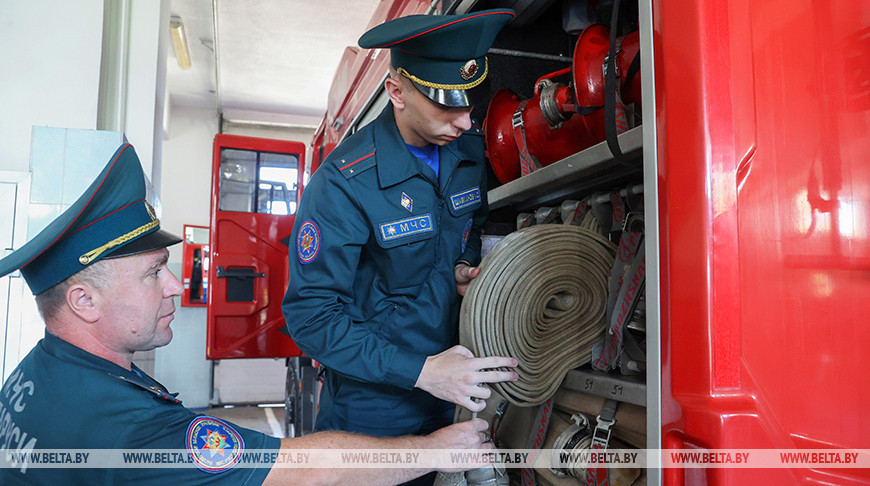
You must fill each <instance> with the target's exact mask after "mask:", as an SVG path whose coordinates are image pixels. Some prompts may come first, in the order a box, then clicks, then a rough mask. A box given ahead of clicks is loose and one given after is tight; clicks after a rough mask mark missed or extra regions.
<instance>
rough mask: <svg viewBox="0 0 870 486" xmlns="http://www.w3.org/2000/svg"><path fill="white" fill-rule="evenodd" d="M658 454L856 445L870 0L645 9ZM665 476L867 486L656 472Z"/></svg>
mask: <svg viewBox="0 0 870 486" xmlns="http://www.w3.org/2000/svg"><path fill="white" fill-rule="evenodd" d="M653 12H654V19H653V22H654V36H653V38H654V43H655V59H656V66H655V77H656V79H655V88H656V99H657V103H659V104H658V106H657V112H656V121H657V126H658V132H657V136H656V140H657V156H658V167H657V169H658V175H659V180H658V185H659V188H660V191H661V192H660V195H659V201H660V205H659V209H660V211H659V213H660V216H661V219H660V229H661V235H662V238H661V248H660V255H661V294H662V300H661V303H662V317H661V324H662V423H663V427H662V436H663V445H664V446H665V447H666V448H676V449H690V448H708V449H740V450H754V449H774V450H791V449H801V450H812V449H864V448H866V447H867V445H868V443H870V414H868V412H867V407H868V405H867V404H868V403H870V387H868V386H867V376H866V375H867V371H866V370H867V358H866V347H867V343H868V342H870V326H868V325H867V323H866V320H867V315H868V312H870V306H868V302H870V301H868V296H870V231H868V227H870V224H868V223H870V221H868V215H870V170H868V166H867V160H868V154H870V138H868V137H867V133H868V130H870V117H868V109H870V102H868V100H870V90H868V84H867V79H868V76H867V74H868V72H870V70H868V66H870V61H868V59H870V57H868V56H867V52H870V51H868V48H870V29H868V21H867V19H868V18H870V4H868V2H866V1H859V0H844V1H837V2H793V1H790V0H776V1H774V0H771V1H768V2H749V1H746V0H722V1H710V2H698V1H696V0H659V1H655V2H653ZM664 477H665V484H669V485H679V484H720V485H724V484H728V485H742V484H765V485H774V484H777V485H778V484H859V483H862V484H866V482H867V481H868V480H870V474H868V470H867V469H847V468H838V467H837V466H836V465H834V466H832V467H826V466H825V465H818V466H812V467H807V466H802V467H795V468H788V469H787V468H783V467H771V468H763V469H739V468H734V469H732V468H710V469H671V470H669V471H666V472H665V476H664Z"/></svg>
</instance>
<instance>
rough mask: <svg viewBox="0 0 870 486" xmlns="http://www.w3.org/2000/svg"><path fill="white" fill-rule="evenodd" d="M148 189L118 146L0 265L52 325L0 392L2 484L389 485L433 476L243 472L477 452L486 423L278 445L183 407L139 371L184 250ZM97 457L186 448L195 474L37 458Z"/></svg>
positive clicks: (159, 336)
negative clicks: (170, 264)
mask: <svg viewBox="0 0 870 486" xmlns="http://www.w3.org/2000/svg"><path fill="white" fill-rule="evenodd" d="M145 191H146V188H145V178H144V174H143V172H142V168H141V166H140V163H139V159H138V158H137V156H136V153H135V151H134V150H133V148H132V146H130V145H124V146H122V147H120V148H119V149H118V151H117V152H116V153H115V155H114V156H113V157H112V159H111V160H110V161H109V164H108V165H107V166H106V168H105V169H104V170H103V171H102V173H100V175H99V176H98V177H97V179H96V180H95V181H94V182H93V184H91V186H90V187H89V188H88V190H87V191H86V192H85V193H84V194H83V195H82V196H81V197H80V198H79V199H78V200H77V201H76V202H75V203H74V204H73V205H72V206H71V207H70V208H69V209H68V210H67V211H65V212H64V213H63V214H62V215H60V216H59V217H58V218H57V219H56V220H54V221H53V222H52V223H51V224H50V225H49V226H48V227H47V228H46V229H45V230H43V231H42V232H41V233H40V234H39V235H37V236H36V237H35V238H33V239H32V240H31V241H29V242H28V243H27V244H26V245H24V246H23V247H22V248H20V249H19V250H17V251H15V252H14V253H12V254H10V255H9V256H7V257H6V258H4V259H3V260H0V276H4V275H7V274H9V273H11V272H13V271H15V270H16V269H21V274H22V276H23V277H24V279H25V280H26V281H27V284H28V285H29V286H30V288H31V290H32V291H33V293H34V294H35V295H36V300H37V306H38V307H39V311H40V313H41V314H42V317H43V319H44V320H45V325H46V334H45V338H44V339H42V340H41V341H40V342H39V343H38V344H37V345H36V347H35V348H34V349H33V351H31V352H30V354H28V355H27V357H25V358H24V360H23V361H22V362H21V363H20V364H19V365H18V367H17V368H16V369H15V370H14V371H13V372H12V374H11V375H10V377H9V379H8V380H7V381H6V383H5V384H4V385H3V387H2V389H0V449H5V452H3V453H2V454H0V484H4V485H11V484H49V485H57V484H206V483H208V484H212V483H216V482H217V483H222V484H261V483H268V484H321V483H329V484H334V483H341V482H345V483H363V484H374V483H377V484H395V483H398V482H401V481H405V480H408V479H411V478H413V477H415V476H419V475H421V474H424V473H427V472H429V471H428V470H414V469H382V470H376V469H342V468H337V467H336V468H333V469H326V468H319V469H318V468H309V469H302V468H286V467H273V463H272V462H271V461H274V460H275V456H274V455H273V456H271V457H270V458H269V457H267V458H262V459H261V460H260V462H259V463H258V465H257V467H251V465H250V464H248V465H245V464H243V462H244V461H242V462H240V461H241V460H242V456H243V454H249V453H252V452H253V453H273V452H281V451H285V452H291V451H292V452H293V453H294V454H295V453H296V452H298V451H300V450H304V449H326V448H344V449H353V448H357V449H358V448H366V449H375V448H377V449H383V448H390V449H404V448H413V449H422V448H472V447H478V446H479V445H480V444H481V443H482V442H483V440H484V436H483V434H482V433H481V431H482V430H484V429H485V428H486V423H485V422H483V421H482V420H477V421H474V422H465V423H462V424H456V425H454V426H451V427H449V428H447V429H443V430H439V431H437V432H435V433H433V434H431V435H429V436H427V437H401V438H396V439H377V438H372V437H364V436H360V435H353V434H347V433H336V432H331V433H321V434H312V435H309V436H306V437H302V438H296V439H283V440H280V439H277V438H275V437H269V436H267V435H265V434H262V433H260V432H256V431H253V430H249V429H245V428H242V427H238V426H236V425H234V424H232V423H229V422H225V421H223V420H220V419H217V418H214V417H209V416H205V415H199V414H195V413H193V412H191V411H190V410H188V409H186V408H184V407H183V406H182V405H181V401H180V400H178V399H177V398H176V395H177V394H175V393H169V392H168V391H167V390H166V388H164V387H163V385H161V384H160V383H158V382H157V381H155V380H154V379H152V378H151V377H149V376H148V375H146V374H145V373H144V372H142V370H140V369H139V368H138V367H136V366H135V365H134V364H133V363H132V357H133V353H134V352H135V351H147V350H151V349H154V348H156V347H159V346H164V345H166V344H168V343H169V341H170V340H171V339H172V330H171V329H170V328H169V324H170V323H171V322H172V320H173V316H174V312H175V304H174V298H175V297H177V296H179V295H180V294H181V292H182V286H181V283H180V282H179V281H178V279H176V278H175V276H174V275H172V273H171V272H170V271H169V270H168V269H167V268H166V262H167V259H168V256H169V252H168V250H167V249H166V247H167V246H170V245H173V244H175V243H178V242H179V241H181V240H180V239H179V238H177V237H175V236H173V235H170V234H168V233H166V232H164V231H163V230H161V229H160V221H159V220H158V219H157V218H156V217H155V214H154V211H153V209H152V208H151V206H150V205H149V204H148V202H146V199H145ZM93 449H98V450H137V449H157V450H173V451H179V450H180V451H181V454H179V456H180V457H181V458H182V459H185V460H186V461H189V462H190V463H192V464H190V465H189V466H190V467H182V468H179V467H161V466H160V465H159V464H155V465H152V466H149V467H130V468H125V467H123V466H124V464H122V463H121V462H120V461H118V462H114V463H109V464H95V463H91V464H92V465H90V466H87V467H88V468H84V467H67V468H63V469H60V468H53V467H46V466H44V465H41V464H37V463H35V462H31V461H30V459H29V458H30V457H31V456H30V455H29V453H30V452H35V453H37V454H39V451H40V450H49V451H58V450H59V451H61V452H62V451H70V453H71V454H73V455H75V452H76V451H83V450H93ZM13 453H24V454H25V456H24V460H22V457H20V456H17V455H14V454H13ZM179 456H173V457H176V458H178V457H179ZM52 457H57V456H52ZM60 457H63V456H60ZM118 457H120V455H119V456H118ZM248 457H250V455H249V456H248ZM194 466H195V467H194Z"/></svg>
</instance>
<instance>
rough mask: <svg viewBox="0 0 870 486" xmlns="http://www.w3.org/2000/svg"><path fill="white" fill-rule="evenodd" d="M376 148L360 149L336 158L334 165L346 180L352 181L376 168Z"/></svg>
mask: <svg viewBox="0 0 870 486" xmlns="http://www.w3.org/2000/svg"><path fill="white" fill-rule="evenodd" d="M375 162H376V159H375V148H374V146H367V147H360V148H359V149H356V150H351V151H349V152H348V153H346V154H344V155H341V156H338V157H335V158H334V159H333V160H332V163H333V164H334V165H335V166H336V167H337V168H338V171H339V172H341V175H343V176H344V178H345V179H351V178H353V177H356V176H357V175H359V174H361V173H362V172H365V171H366V170H368V169H371V168H372V167H374V166H375Z"/></svg>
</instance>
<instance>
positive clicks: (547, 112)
mask: <svg viewBox="0 0 870 486" xmlns="http://www.w3.org/2000/svg"><path fill="white" fill-rule="evenodd" d="M617 43H618V49H617V54H616V56H617V57H616V66H617V71H618V74H619V77H620V90H619V92H620V95H621V97H622V100H623V102H624V103H640V99H641V98H640V92H641V86H640V77H639V76H637V75H636V73H637V67H633V66H632V64H634V65H635V66H637V65H638V64H639V59H638V60H635V58H637V56H638V52H639V44H638V33H637V32H636V31H635V32H632V33H630V34H628V35H626V36H624V37H620V38H618V39H617ZM609 50H610V34H609V29H608V28H607V27H605V26H604V25H601V24H592V25H590V26H589V27H587V28H586V29H585V30H584V31H583V32H582V33H581V34H580V37H579V38H578V39H577V44H576V46H575V47H574V58H573V60H572V66H571V68H570V69H563V70H560V71H556V72H554V73H550V74H547V75H545V76H542V77H541V78H539V79H538V81H537V82H536V83H535V92H534V96H533V97H532V98H531V99H529V100H521V99H520V98H519V97H518V96H517V95H516V94H515V93H514V92H513V91H511V90H509V89H502V90H499V91H498V92H497V93H496V94H495V96H493V98H492V100H491V101H490V104H489V108H488V110H487V114H486V119H485V120H484V132H485V136H486V149H487V156H488V157H489V160H490V163H491V164H492V168H493V171H494V172H495V175H496V177H497V178H498V180H499V181H500V182H501V183H503V184H504V183H506V182H510V181H512V180H514V179H516V178H518V177H520V175H526V174H529V173H531V172H532V171H534V170H536V169H539V168H541V167H543V166H546V165H549V164H552V163H553V162H556V161H558V160H561V159H563V158H565V157H567V156H569V155H572V154H574V153H577V152H579V151H581V150H583V149H585V148H588V147H590V146H592V145H595V144H596V143H599V142H601V141H602V140H604V138H605V135H604V112H603V110H602V109H601V108H602V107H603V106H604V84H605V82H604V63H605V59H606V57H607V55H608V51H609ZM569 73H570V74H572V81H571V83H570V84H569V85H567V86H566V85H564V84H561V83H558V82H555V81H553V79H554V78H556V77H558V76H562V75H564V74H569ZM617 112H618V113H617V120H618V121H619V120H622V123H621V125H622V126H619V125H620V124H619V122H618V123H617V126H618V130H619V132H620V133H621V132H623V131H625V130H627V129H628V124H627V123H626V121H625V120H626V118H625V114H624V112H623V107H622V105H621V104H618V105H617Z"/></svg>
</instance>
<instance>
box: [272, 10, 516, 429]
mask: <svg viewBox="0 0 870 486" xmlns="http://www.w3.org/2000/svg"><path fill="white" fill-rule="evenodd" d="M514 16H515V15H514V12H513V11H511V10H508V9H496V10H486V11H481V12H475V13H472V14H467V15H460V16H455V15H448V16H445V15H413V16H409V17H403V18H399V19H395V20H392V21H389V22H386V23H384V24H381V25H379V26H377V27H375V28H373V29H371V30H370V31H368V32H366V33H365V34H364V35H363V36H362V37H361V38H360V40H359V44H360V46H361V47H364V48H389V49H390V53H391V65H392V69H391V70H390V75H389V77H388V78H387V80H386V81H385V83H384V87H385V89H386V92H387V94H388V95H389V98H390V101H391V105H388V106H387V107H386V109H385V110H384V111H383V112H382V113H381V115H380V116H379V117H378V118H377V119H376V120H375V121H373V122H372V123H371V124H369V125H367V126H365V127H363V128H362V129H361V130H360V131H359V132H357V133H355V134H354V135H353V136H351V137H350V138H348V139H347V140H346V141H344V142H343V143H342V144H341V145H339V146H338V147H337V148H336V149H335V150H334V151H333V152H332V153H331V154H330V155H329V157H327V158H326V160H325V161H324V163H323V164H322V165H321V166H320V168H319V169H318V170H317V172H316V173H315V174H314V176H313V177H312V178H311V182H310V183H309V185H308V186H307V187H306V189H305V192H304V194H303V197H302V201H301V204H300V208H299V212H298V213H297V215H296V223H295V225H294V229H293V234H292V237H291V241H292V242H293V243H294V247H295V248H294V249H295V251H291V253H295V255H294V254H291V255H290V285H289V288H288V290H287V294H286V295H285V298H284V302H283V310H284V316H285V320H286V321H287V328H288V330H289V333H290V335H291V336H292V337H293V339H294V340H295V341H296V343H297V344H298V345H299V347H300V348H301V349H302V350H303V351H304V352H305V353H306V354H307V355H308V356H310V357H311V358H313V359H315V360H317V361H318V362H320V363H321V364H323V365H324V366H325V367H326V374H325V377H324V385H323V388H322V390H321V398H320V410H319V412H318V415H317V423H316V425H315V428H316V429H317V430H330V429H333V430H348V431H353V432H361V433H366V434H371V435H376V436H399V435H403V434H417V433H427V432H428V431H431V430H435V429H436V428H437V427H439V426H442V425H444V424H445V423H450V422H451V421H452V417H453V408H454V406H453V404H458V405H461V406H464V407H466V408H468V409H470V410H473V411H479V410H482V409H483V408H484V406H485V403H484V402H483V400H485V399H486V398H488V397H489V395H490V393H491V392H490V390H489V388H486V387H484V386H478V385H481V384H484V383H495V382H501V381H507V380H515V379H516V377H517V375H516V373H514V372H513V371H505V370H503V369H504V368H510V367H515V366H516V365H517V361H516V360H515V359H514V358H509V357H479V358H476V357H474V356H473V355H472V353H471V351H469V350H468V349H467V348H464V347H462V346H458V345H456V346H455V344H456V343H457V341H458V312H459V302H460V296H461V295H463V294H464V292H465V288H466V287H467V285H468V283H469V282H470V280H471V279H472V278H474V277H476V276H477V275H478V274H479V272H480V269H479V268H476V267H475V265H477V264H478V263H479V261H480V234H481V229H482V226H483V223H484V221H485V219H486V217H487V212H488V208H487V203H486V188H487V185H486V166H485V163H486V162H485V159H484V153H483V136H482V134H481V132H480V130H479V128H478V127H476V126H474V125H473V123H472V121H471V118H470V113H471V109H472V105H473V104H474V102H475V101H476V98H477V96H478V95H483V96H486V94H487V92H488V90H487V89H486V87H485V86H484V85H483V82H484V80H485V79H486V76H487V73H488V70H489V65H488V60H487V57H486V52H487V50H488V49H489V47H490V46H491V44H492V41H493V40H494V39H495V36H496V35H497V34H498V32H499V30H501V28H502V27H503V26H504V25H505V24H506V23H507V22H509V21H510V20H512V19H513V18H514ZM494 368H502V371H496V370H492V369H494ZM489 370H491V371H489Z"/></svg>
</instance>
